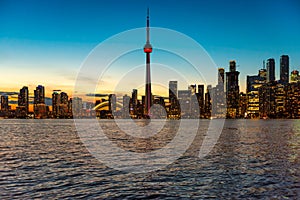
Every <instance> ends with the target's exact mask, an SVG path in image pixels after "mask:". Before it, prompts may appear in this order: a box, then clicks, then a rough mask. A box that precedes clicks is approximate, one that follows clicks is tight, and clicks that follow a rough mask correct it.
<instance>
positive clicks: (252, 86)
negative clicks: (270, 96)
mask: <svg viewBox="0 0 300 200" xmlns="http://www.w3.org/2000/svg"><path fill="white" fill-rule="evenodd" d="M265 72H266V70H265V69H260V70H259V71H258V75H255V76H247V91H246V93H247V101H246V102H247V111H246V112H247V117H248V118H259V117H260V116H259V113H260V106H259V88H260V87H261V86H262V85H263V84H265V83H266V76H265V75H266V73H265Z"/></svg>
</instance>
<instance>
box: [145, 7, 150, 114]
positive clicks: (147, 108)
mask: <svg viewBox="0 0 300 200" xmlns="http://www.w3.org/2000/svg"><path fill="white" fill-rule="evenodd" d="M149 31H150V27H149V8H148V9H147V28H146V32H147V41H146V44H145V46H144V52H145V53H146V87H145V109H144V115H145V116H149V115H150V108H151V105H152V94H151V71H150V53H152V46H151V44H150V33H149Z"/></svg>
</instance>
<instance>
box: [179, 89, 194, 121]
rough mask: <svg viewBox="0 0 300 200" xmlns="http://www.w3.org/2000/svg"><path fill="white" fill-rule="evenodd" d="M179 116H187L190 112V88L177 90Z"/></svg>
mask: <svg viewBox="0 0 300 200" xmlns="http://www.w3.org/2000/svg"><path fill="white" fill-rule="evenodd" d="M178 100H179V104H180V111H181V118H189V117H190V114H191V90H178Z"/></svg>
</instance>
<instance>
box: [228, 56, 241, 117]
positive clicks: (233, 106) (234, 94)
mask: <svg viewBox="0 0 300 200" xmlns="http://www.w3.org/2000/svg"><path fill="white" fill-rule="evenodd" d="M239 74H240V72H239V71H236V62H235V61H234V60H233V61H230V62H229V72H226V99H227V117H228V118H236V117H237V116H239V113H238V111H239V93H240V88H239Z"/></svg>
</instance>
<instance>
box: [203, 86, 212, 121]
mask: <svg viewBox="0 0 300 200" xmlns="http://www.w3.org/2000/svg"><path fill="white" fill-rule="evenodd" d="M211 93H212V86H211V85H208V86H207V89H206V93H205V103H204V109H205V111H204V117H205V118H210V117H211V109H212V107H211Z"/></svg>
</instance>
